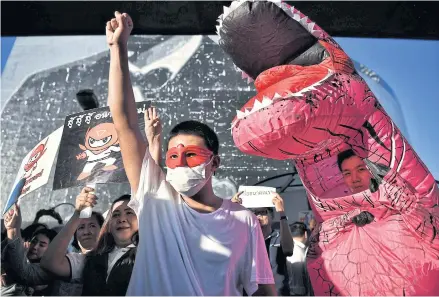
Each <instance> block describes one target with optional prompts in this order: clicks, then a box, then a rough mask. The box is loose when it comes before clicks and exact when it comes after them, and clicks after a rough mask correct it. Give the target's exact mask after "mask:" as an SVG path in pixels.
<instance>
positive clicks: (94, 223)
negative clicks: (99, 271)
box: [2, 209, 104, 296]
mask: <svg viewBox="0 0 439 297" xmlns="http://www.w3.org/2000/svg"><path fill="white" fill-rule="evenodd" d="M15 215H16V217H15V221H14V222H12V224H13V226H15V229H16V230H19V225H21V216H20V213H19V209H18V211H15ZM7 218H8V219H9V217H8V216H7ZM9 220H10V219H9ZM103 221H104V218H103V217H102V215H101V214H100V213H98V212H93V213H92V216H91V217H90V218H88V219H81V221H80V224H79V226H78V228H77V230H76V231H75V234H74V241H73V245H74V246H75V247H77V249H78V250H79V251H81V253H84V254H85V253H86V252H88V251H89V250H92V249H93V248H94V247H95V246H96V243H97V239H98V236H99V232H100V230H101V226H102V224H103ZM14 224H15V225H14ZM9 225H11V222H9ZM33 225H35V224H33ZM17 226H18V227H17ZM17 228H18V229H17ZM35 229H36V230H37V231H36V232H35V234H34V236H33V239H32V241H31V243H30V245H29V247H30V248H29V252H28V257H27V258H28V260H29V261H27V260H26V258H25V257H24V256H23V255H24V248H25V247H24V245H23V244H24V242H23V240H17V241H15V242H13V243H9V244H8V245H7V248H6V249H5V251H4V253H3V255H4V257H3V256H2V259H3V258H5V264H7V267H8V269H7V270H9V272H11V273H14V275H15V274H18V275H19V276H20V283H22V284H23V286H26V287H27V286H36V285H39V286H41V285H42V286H45V285H48V284H51V286H50V288H49V287H47V289H46V292H44V293H45V294H44V295H47V294H48V293H49V290H50V292H51V295H57V296H78V295H81V292H82V284H81V283H75V282H64V281H61V280H55V281H54V277H53V275H50V274H49V273H47V272H46V271H45V270H44V269H42V268H41V267H40V265H39V260H40V259H41V257H42V255H43V252H44V251H46V250H47V248H48V246H49V244H47V245H46V244H45V243H44V242H45V241H47V240H45V238H44V236H43V235H44V234H45V233H46V232H47V231H42V230H47V227H46V228H43V229H41V226H38V228H35ZM40 231H41V232H40ZM49 232H50V233H51V234H52V235H51V240H52V239H53V238H54V237H55V235H56V233H54V231H52V230H49ZM14 233H15V234H18V233H17V232H14ZM17 237H19V234H18V235H17ZM51 240H50V241H51ZM13 259H19V260H18V261H17V260H15V261H12V260H13ZM9 291H11V290H9ZM37 293H38V292H34V295H35V294H37Z"/></svg>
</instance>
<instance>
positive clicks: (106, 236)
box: [87, 194, 139, 256]
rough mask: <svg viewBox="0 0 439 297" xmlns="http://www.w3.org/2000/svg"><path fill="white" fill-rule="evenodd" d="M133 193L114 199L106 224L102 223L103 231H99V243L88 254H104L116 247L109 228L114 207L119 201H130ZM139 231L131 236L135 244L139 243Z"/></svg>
mask: <svg viewBox="0 0 439 297" xmlns="http://www.w3.org/2000/svg"><path fill="white" fill-rule="evenodd" d="M130 200H131V195H128V194H126V195H122V196H120V197H119V198H117V199H116V200H114V201H113V203H112V204H111V207H110V210H109V211H108V214H107V217H106V218H105V221H104V224H103V225H102V228H101V232H100V233H99V238H98V243H97V245H96V248H95V249H94V251H93V252H92V253H89V254H87V255H90V256H93V255H102V254H105V253H109V252H111V251H112V250H113V249H114V247H115V246H116V242H115V241H114V237H113V234H111V233H110V230H109V229H110V228H109V222H110V220H111V217H112V216H113V207H114V205H115V204H116V203H117V202H119V201H130ZM138 237H139V235H138V231H136V233H134V235H133V237H132V238H131V241H132V243H133V244H134V245H137V244H138Z"/></svg>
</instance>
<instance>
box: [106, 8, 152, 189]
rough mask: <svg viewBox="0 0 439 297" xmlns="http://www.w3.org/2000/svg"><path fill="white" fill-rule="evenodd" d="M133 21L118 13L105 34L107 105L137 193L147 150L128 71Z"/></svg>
mask: <svg viewBox="0 0 439 297" xmlns="http://www.w3.org/2000/svg"><path fill="white" fill-rule="evenodd" d="M132 29H133V21H132V20H131V18H130V16H129V15H127V14H126V13H124V14H121V13H119V12H117V11H116V12H115V18H113V19H111V21H109V22H107V26H106V35H107V43H108V45H109V47H110V74H109V81H108V105H109V107H110V111H111V114H112V117H113V122H114V125H115V128H116V131H117V134H118V137H119V143H120V148H121V153H122V160H123V163H124V167H125V171H126V174H127V177H128V180H129V182H130V185H131V189H133V190H134V191H137V188H138V186H139V178H140V171H141V168H142V162H143V157H144V154H145V150H146V148H147V143H146V142H145V140H144V138H143V136H142V134H141V132H140V128H139V123H138V121H137V110H136V102H135V100H134V93H133V88H132V86H131V79H130V71H129V68H128V46H127V43H128V38H129V36H130V33H131V30H132Z"/></svg>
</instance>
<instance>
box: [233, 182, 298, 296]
mask: <svg viewBox="0 0 439 297" xmlns="http://www.w3.org/2000/svg"><path fill="white" fill-rule="evenodd" d="M240 188H241V187H240ZM245 188H251V187H245ZM242 194H243V192H238V193H237V194H236V195H235V196H233V198H232V202H236V203H239V204H242V198H241V195H242ZM271 195H272V197H273V198H272V203H273V206H274V207H275V209H276V212H277V213H278V214H279V216H280V232H279V231H278V230H273V228H272V221H273V218H274V213H273V208H272V207H257V208H251V211H252V212H253V213H254V214H255V215H256V217H257V218H258V220H259V224H260V225H261V230H262V234H263V236H264V239H265V246H266V249H267V253H268V255H269V258H270V264H271V268H272V270H273V276H274V280H275V283H276V290H277V292H278V294H279V296H290V289H289V275H288V271H287V262H286V257H289V256H291V255H293V250H294V243H293V236H292V235H291V231H290V227H289V226H288V217H287V216H286V215H285V208H284V201H283V199H282V197H281V196H280V195H279V194H278V193H272V194H271ZM253 198H254V199H257V197H253ZM253 205H256V203H253Z"/></svg>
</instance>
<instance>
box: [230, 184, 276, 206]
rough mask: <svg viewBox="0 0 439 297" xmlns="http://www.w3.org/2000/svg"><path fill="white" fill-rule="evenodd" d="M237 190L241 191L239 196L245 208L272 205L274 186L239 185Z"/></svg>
mask: <svg viewBox="0 0 439 297" xmlns="http://www.w3.org/2000/svg"><path fill="white" fill-rule="evenodd" d="M238 192H243V193H242V194H241V195H240V196H239V198H241V200H242V205H243V206H244V207H245V208H259V207H274V205H273V193H276V188H271V187H259V186H240V187H239V189H238Z"/></svg>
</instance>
